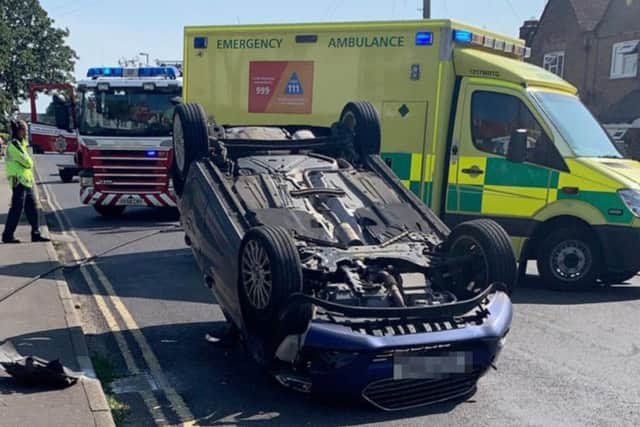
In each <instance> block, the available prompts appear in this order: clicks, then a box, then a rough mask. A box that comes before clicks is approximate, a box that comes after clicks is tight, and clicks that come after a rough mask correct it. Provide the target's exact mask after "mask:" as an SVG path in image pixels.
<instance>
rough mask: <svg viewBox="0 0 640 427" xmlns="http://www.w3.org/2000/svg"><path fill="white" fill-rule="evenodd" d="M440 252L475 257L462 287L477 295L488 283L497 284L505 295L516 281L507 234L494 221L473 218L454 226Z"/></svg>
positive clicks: (513, 260)
mask: <svg viewBox="0 0 640 427" xmlns="http://www.w3.org/2000/svg"><path fill="white" fill-rule="evenodd" d="M444 249H445V251H446V253H447V254H448V255H449V256H456V257H459V256H465V255H470V254H472V255H477V256H478V258H477V261H478V264H474V266H475V267H476V268H474V271H473V272H472V273H471V277H465V281H464V284H463V286H464V287H465V289H466V290H467V291H471V292H473V293H477V292H480V291H482V290H484V289H486V287H487V286H488V285H490V284H493V283H499V284H501V285H503V286H505V288H506V290H507V292H508V293H509V294H511V293H512V292H513V290H514V286H515V283H516V278H517V266H516V258H515V255H514V252H513V247H512V246H511V239H510V238H509V235H508V234H507V232H506V231H505V230H504V228H502V227H501V226H500V225H499V224H498V223H497V222H495V221H493V220H490V219H476V220H472V221H467V222H463V223H461V224H458V225H457V226H455V227H454V228H453V230H452V231H451V234H450V235H449V237H447V240H446V241H445V243H444ZM471 281H473V283H474V286H473V287H472V288H470V287H469V282H471ZM478 282H483V283H478ZM478 285H479V286H478Z"/></svg>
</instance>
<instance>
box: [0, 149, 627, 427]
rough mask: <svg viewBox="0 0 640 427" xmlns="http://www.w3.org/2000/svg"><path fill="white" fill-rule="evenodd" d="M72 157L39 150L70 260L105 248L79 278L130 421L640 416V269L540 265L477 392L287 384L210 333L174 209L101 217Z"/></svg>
mask: <svg viewBox="0 0 640 427" xmlns="http://www.w3.org/2000/svg"><path fill="white" fill-rule="evenodd" d="M63 161H65V159H63V158H61V157H59V156H55V155H46V156H37V165H38V170H39V171H40V173H41V181H42V186H41V188H42V190H43V193H45V194H44V195H45V196H46V202H45V204H46V205H48V206H49V207H50V210H51V211H52V212H53V213H52V214H50V215H48V221H49V225H50V227H51V229H52V230H53V231H55V232H57V233H62V234H64V235H65V236H67V237H69V238H70V239H71V240H72V242H70V243H64V244H60V245H57V247H56V249H57V252H58V256H59V257H60V258H61V259H63V260H64V262H73V261H75V260H78V259H82V258H84V257H86V256H89V255H96V254H98V255H100V256H99V257H98V258H97V259H96V260H95V262H93V263H90V264H87V265H85V266H84V267H83V268H80V269H77V270H73V271H65V278H66V280H67V282H68V283H69V287H70V291H71V293H72V295H73V300H74V301H75V303H76V306H77V307H78V309H77V312H78V313H79V315H80V321H81V322H82V326H83V330H84V332H85V336H86V339H87V344H88V346H89V351H90V352H91V354H94V355H97V356H99V357H100V358H101V359H102V360H103V363H104V364H107V365H109V366H110V367H111V370H112V372H113V375H112V377H113V378H112V379H113V380H112V381H111V383H110V385H109V390H108V392H109V394H110V396H111V397H112V398H114V399H116V400H117V401H119V402H121V403H122V405H123V407H125V408H127V410H126V411H123V413H121V414H119V416H118V419H119V423H120V425H123V426H139V425H174V424H177V425H185V426H191V425H224V426H232V425H241V426H326V425H331V426H361V425H367V426H368V425H371V426H381V425H384V426H394V427H395V426H422V425H430V426H449V425H474V426H487V425H491V426H493V425H498V426H516V425H517V426H529V425H531V426H541V425H544V426H638V425H640V382H638V373H640V331H639V329H638V320H639V319H640V315H639V313H640V280H639V279H638V278H635V279H634V280H632V281H631V282H630V283H627V284H621V285H615V286H611V287H603V288H600V289H595V290H592V291H589V292H582V293H560V292H553V291H549V290H545V289H544V288H543V287H542V286H541V283H540V281H539V280H538V278H537V276H536V272H535V269H533V268H532V269H531V270H530V271H529V273H530V275H529V276H528V278H527V280H526V282H525V283H524V284H523V286H522V287H521V288H520V289H518V290H517V291H516V293H515V294H514V297H513V301H514V319H513V324H512V328H511V332H510V333H509V335H508V337H507V343H506V347H505V349H504V351H503V352H502V354H501V357H500V359H499V360H498V363H497V370H496V371H491V372H489V373H488V374H487V375H486V376H485V377H483V378H482V379H481V380H480V382H479V387H478V391H477V392H476V393H475V395H474V396H472V397H471V398H469V399H467V400H465V401H463V402H456V403H445V404H439V405H434V406H430V407H426V408H418V409H415V410H410V411H402V412H393V413H385V412H380V411H377V410H375V409H372V408H370V407H368V406H365V405H358V404H354V403H350V402H334V401H326V400H319V399H317V398H314V397H313V396H307V395H302V394H298V393H295V392H291V391H288V390H286V389H283V388H281V387H279V386H278V385H277V384H275V383H274V381H272V380H271V379H270V378H269V377H268V376H266V375H265V374H263V373H262V372H261V371H260V370H259V369H258V368H257V367H256V366H255V364H254V363H253V362H252V361H251V359H250V357H249V356H248V355H247V354H246V353H245V352H244V351H243V350H242V348H240V347H238V348H233V349H228V350H220V349H217V348H214V347H212V346H211V345H210V344H208V343H207V342H206V341H205V339H204V336H205V334H206V333H207V332H210V331H211V329H213V328H216V327H219V326H221V325H223V321H224V317H223V315H222V312H221V311H220V307H219V306H218V305H217V303H216V301H215V299H214V297H213V296H212V295H211V293H210V292H209V291H208V290H207V289H206V288H205V287H204V286H203V283H202V276H201V274H200V272H199V270H198V267H197V265H196V263H195V261H194V259H193V256H192V255H191V251H190V249H189V248H188V247H187V246H185V244H184V241H183V239H184V234H183V233H182V232H180V231H177V230H176V229H175V228H174V227H175V226H176V225H178V219H177V216H176V215H175V213H174V212H171V211H163V210H156V209H145V208H133V209H127V211H125V213H124V214H123V215H122V217H120V218H110V219H109V218H103V217H100V216H99V215H98V214H97V213H96V212H95V211H94V210H93V209H92V208H90V207H87V206H83V205H82V204H81V203H80V202H79V200H78V182H77V179H76V180H75V181H74V182H73V183H70V184H63V183H62V182H60V180H59V178H58V177H57V170H56V166H55V165H56V163H61V162H63ZM121 245H124V246H121ZM116 246H120V247H118V248H117V249H115V250H113V251H110V252H108V253H104V252H105V251H107V250H109V249H112V248H114V247H116ZM0 308H2V306H0ZM0 399H2V396H1V395H0ZM3 411H4V408H3V407H2V406H0V413H3ZM114 413H115V412H114ZM2 422H3V421H2V418H0V425H1V424H2Z"/></svg>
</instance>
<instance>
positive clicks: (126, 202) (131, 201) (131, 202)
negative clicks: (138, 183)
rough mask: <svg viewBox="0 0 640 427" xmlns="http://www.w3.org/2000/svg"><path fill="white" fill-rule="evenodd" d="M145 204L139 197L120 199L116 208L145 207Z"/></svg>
mask: <svg viewBox="0 0 640 427" xmlns="http://www.w3.org/2000/svg"><path fill="white" fill-rule="evenodd" d="M146 205H147V204H146V203H145V201H144V200H143V199H142V198H141V197H132V196H128V197H121V198H120V200H118V206H146Z"/></svg>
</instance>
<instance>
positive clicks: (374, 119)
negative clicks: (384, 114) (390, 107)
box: [340, 101, 382, 164]
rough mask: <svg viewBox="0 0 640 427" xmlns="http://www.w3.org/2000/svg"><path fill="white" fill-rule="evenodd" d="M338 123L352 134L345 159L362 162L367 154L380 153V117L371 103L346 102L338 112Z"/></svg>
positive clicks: (356, 162) (357, 162)
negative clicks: (350, 145)
mask: <svg viewBox="0 0 640 427" xmlns="http://www.w3.org/2000/svg"><path fill="white" fill-rule="evenodd" d="M340 124H341V125H342V127H343V129H346V130H347V131H349V132H351V133H352V134H353V147H352V148H351V149H349V150H347V151H348V152H347V153H346V155H345V158H346V160H347V161H349V162H351V163H353V164H362V162H363V161H364V159H365V158H366V157H367V156H369V155H371V154H380V147H381V143H382V133H381V131H380V117H379V116H378V112H377V111H376V109H375V107H374V106H373V104H371V103H370V102H366V101H353V102H349V103H347V104H346V105H345V106H344V108H343V109H342V113H340Z"/></svg>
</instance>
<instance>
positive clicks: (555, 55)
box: [542, 51, 564, 77]
mask: <svg viewBox="0 0 640 427" xmlns="http://www.w3.org/2000/svg"><path fill="white" fill-rule="evenodd" d="M542 67H543V68H544V69H545V70H547V71H551V72H552V73H553V74H557V75H558V76H560V77H563V76H564V51H562V52H550V53H547V54H545V55H544V58H543V59H542Z"/></svg>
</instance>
